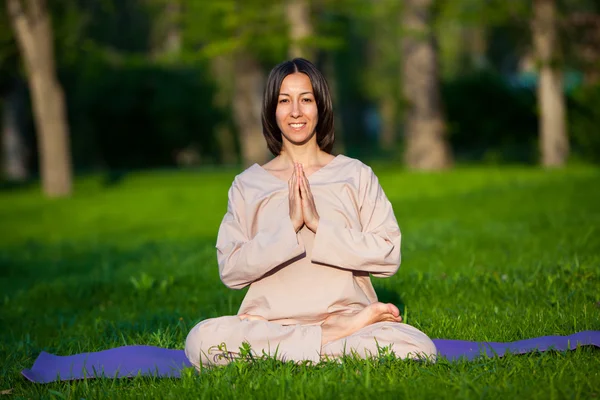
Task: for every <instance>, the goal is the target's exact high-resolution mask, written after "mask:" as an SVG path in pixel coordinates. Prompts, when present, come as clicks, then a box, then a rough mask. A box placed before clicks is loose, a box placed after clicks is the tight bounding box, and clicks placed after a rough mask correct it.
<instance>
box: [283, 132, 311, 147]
mask: <svg viewBox="0 0 600 400" xmlns="http://www.w3.org/2000/svg"><path fill="white" fill-rule="evenodd" d="M283 137H284V138H285V139H287V141H288V142H290V144H293V145H295V146H301V145H303V144H306V143H308V142H310V141H311V139H314V140H316V135H315V134H314V133H313V134H311V135H307V134H306V133H304V132H286V133H284V134H283Z"/></svg>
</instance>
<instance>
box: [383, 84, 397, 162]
mask: <svg viewBox="0 0 600 400" xmlns="http://www.w3.org/2000/svg"><path fill="white" fill-rule="evenodd" d="M396 112H397V104H396V102H395V101H394V99H393V97H392V96H391V94H389V93H388V94H384V95H382V96H381V100H380V101H379V113H380V117H381V132H380V133H379V146H380V147H381V148H382V149H383V150H385V151H390V150H392V149H394V148H395V147H396Z"/></svg>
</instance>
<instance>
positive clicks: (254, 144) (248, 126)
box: [233, 51, 269, 167]
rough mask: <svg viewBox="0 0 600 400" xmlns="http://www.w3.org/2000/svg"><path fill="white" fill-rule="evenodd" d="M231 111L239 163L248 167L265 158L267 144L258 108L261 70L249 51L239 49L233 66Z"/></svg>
mask: <svg viewBox="0 0 600 400" xmlns="http://www.w3.org/2000/svg"><path fill="white" fill-rule="evenodd" d="M234 71H235V74H234V77H233V79H234V85H235V90H234V93H235V95H234V96H233V113H234V117H235V122H236V125H237V128H238V132H239V134H240V146H241V153H242V163H243V164H244V166H246V167H248V166H250V165H252V164H254V163H258V164H262V163H265V162H266V161H267V160H268V155H269V152H268V147H267V144H266V142H265V139H264V136H263V135H262V123H261V109H262V96H263V86H264V75H263V71H262V69H261V67H260V65H259V64H258V61H257V60H256V59H255V58H254V57H253V56H252V55H250V54H248V53H246V52H243V51H240V52H239V53H238V54H237V55H236V62H235V66H234Z"/></svg>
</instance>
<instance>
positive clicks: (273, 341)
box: [185, 316, 437, 368]
mask: <svg viewBox="0 0 600 400" xmlns="http://www.w3.org/2000/svg"><path fill="white" fill-rule="evenodd" d="M243 343H248V344H249V345H250V348H251V349H252V354H253V355H255V356H258V357H260V356H262V355H263V354H268V355H269V356H272V357H275V356H276V357H277V358H278V359H280V360H282V361H290V360H291V361H297V362H298V361H312V362H314V363H317V362H319V361H320V360H322V359H323V358H325V357H330V358H338V357H340V356H342V355H344V354H352V353H355V354H357V355H358V356H360V357H370V356H376V355H377V354H378V347H379V348H382V347H387V346H390V347H391V350H392V351H393V352H394V353H395V355H396V357H399V358H403V359H404V358H411V359H422V358H427V359H429V360H435V357H436V354H437V351H436V348H435V344H433V342H432V341H431V339H429V337H427V335H425V334H424V333H423V332H421V331H420V330H418V329H417V328H414V327H412V326H410V325H407V324H404V323H396V322H378V323H376V324H373V325H369V326H367V327H365V328H362V329H361V330H359V331H357V332H355V333H353V334H352V335H350V336H347V337H345V338H342V339H339V340H335V341H333V342H330V343H327V344H326V345H325V346H323V347H321V326H319V325H279V324H276V323H273V322H267V321H249V320H243V321H242V320H240V319H239V317H237V316H228V317H220V318H213V319H207V320H205V321H202V322H200V323H198V324H197V325H196V326H195V327H194V328H193V329H192V330H191V331H190V333H189V334H188V337H187V339H186V343H185V354H186V356H187V358H188V359H189V360H190V362H191V363H192V364H193V365H194V366H195V367H196V368H200V364H202V365H203V366H211V365H224V364H227V363H229V362H230V361H232V360H233V359H235V358H236V356H237V355H238V354H239V352H240V348H241V347H242V345H243Z"/></svg>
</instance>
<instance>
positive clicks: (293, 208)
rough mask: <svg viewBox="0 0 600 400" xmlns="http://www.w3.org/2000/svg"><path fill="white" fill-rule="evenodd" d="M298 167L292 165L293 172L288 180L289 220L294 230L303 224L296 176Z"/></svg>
mask: <svg viewBox="0 0 600 400" xmlns="http://www.w3.org/2000/svg"><path fill="white" fill-rule="evenodd" d="M297 171H298V167H297V166H296V165H294V172H293V173H292V177H291V178H290V180H289V181H288V188H289V191H290V192H289V200H290V220H291V221H292V225H293V226H294V229H295V231H296V232H298V231H299V230H300V228H302V225H304V217H303V215H302V199H301V198H300V183H299V182H300V181H299V177H298V172H297Z"/></svg>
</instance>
